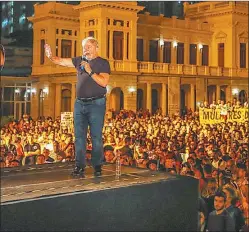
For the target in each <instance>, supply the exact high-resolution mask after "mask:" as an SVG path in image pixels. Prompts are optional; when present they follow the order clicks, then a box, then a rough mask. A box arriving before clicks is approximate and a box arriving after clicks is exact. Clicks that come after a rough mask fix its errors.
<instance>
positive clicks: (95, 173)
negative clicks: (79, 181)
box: [94, 171, 102, 177]
mask: <svg viewBox="0 0 249 232" xmlns="http://www.w3.org/2000/svg"><path fill="white" fill-rule="evenodd" d="M94 176H96V177H99V176H102V172H101V171H100V172H98V171H95V172H94Z"/></svg>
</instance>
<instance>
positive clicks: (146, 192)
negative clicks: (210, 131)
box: [1, 163, 198, 231]
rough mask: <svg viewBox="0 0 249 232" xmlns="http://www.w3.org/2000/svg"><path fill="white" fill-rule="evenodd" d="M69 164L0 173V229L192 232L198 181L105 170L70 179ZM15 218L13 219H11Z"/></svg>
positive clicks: (125, 169) (112, 168) (110, 167)
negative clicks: (96, 174) (118, 175)
mask: <svg viewBox="0 0 249 232" xmlns="http://www.w3.org/2000/svg"><path fill="white" fill-rule="evenodd" d="M72 169H73V164H71V163H69V164H68V163H65V164H57V165H54V164H50V165H41V166H36V167H29V168H13V169H3V170H1V231H10V230H11V231H86V230H87V231H137V230H139V231H159V230H160V231H179V230H180V231H196V230H197V198H198V181H197V180H195V179H193V178H191V177H182V176H174V175H169V174H167V173H165V172H153V171H150V170H147V169H138V168H133V167H126V166H122V167H121V173H122V175H121V177H120V178H119V179H117V178H116V176H115V169H116V166H115V165H113V164H108V165H104V166H103V176H102V177H94V176H93V169H92V168H90V167H88V168H87V169H86V178H73V177H71V176H70V172H71V171H72ZM13 220H14V221H13Z"/></svg>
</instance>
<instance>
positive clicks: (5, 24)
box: [2, 19, 8, 27]
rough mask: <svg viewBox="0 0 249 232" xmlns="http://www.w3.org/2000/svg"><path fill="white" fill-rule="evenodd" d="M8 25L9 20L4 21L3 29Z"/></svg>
mask: <svg viewBox="0 0 249 232" xmlns="http://www.w3.org/2000/svg"><path fill="white" fill-rule="evenodd" d="M7 25H8V19H5V20H3V22H2V27H6V26H7Z"/></svg>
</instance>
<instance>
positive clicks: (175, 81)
mask: <svg viewBox="0 0 249 232" xmlns="http://www.w3.org/2000/svg"><path fill="white" fill-rule="evenodd" d="M180 97H181V96H180V77H168V115H169V116H170V117H171V116H172V115H173V114H175V113H177V112H178V113H180Z"/></svg>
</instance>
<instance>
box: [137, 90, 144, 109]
mask: <svg viewBox="0 0 249 232" xmlns="http://www.w3.org/2000/svg"><path fill="white" fill-rule="evenodd" d="M142 108H143V90H142V89H138V90H137V110H140V109H142Z"/></svg>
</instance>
